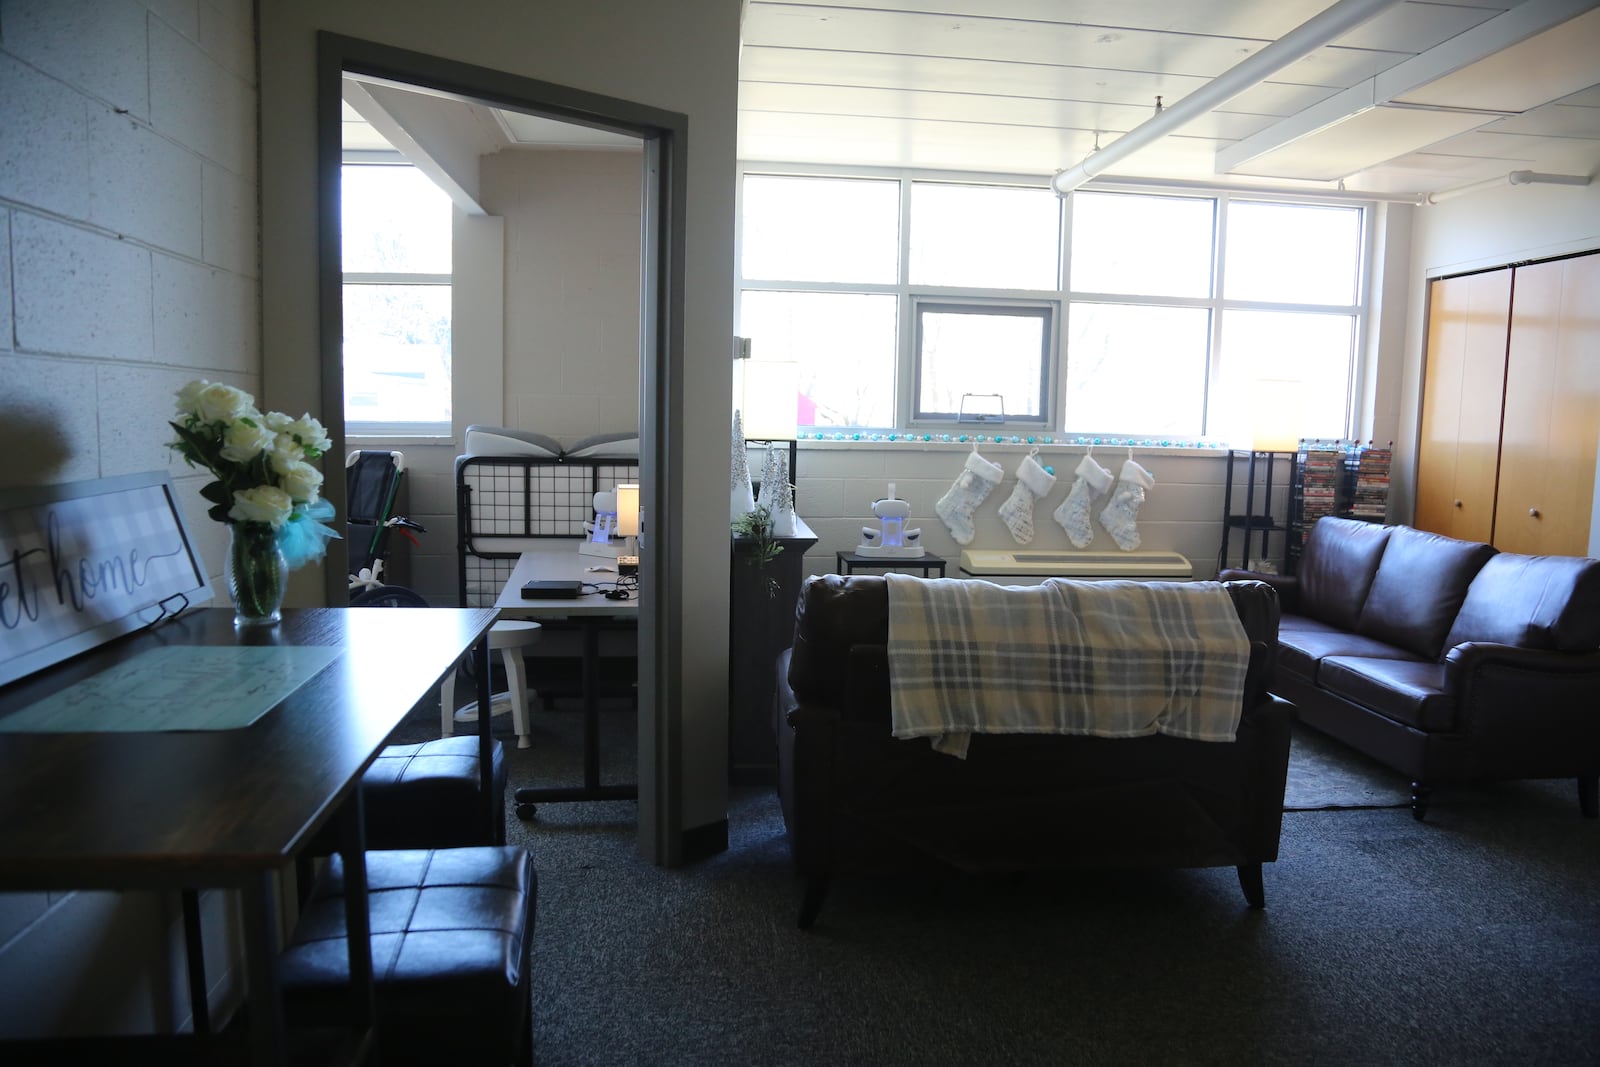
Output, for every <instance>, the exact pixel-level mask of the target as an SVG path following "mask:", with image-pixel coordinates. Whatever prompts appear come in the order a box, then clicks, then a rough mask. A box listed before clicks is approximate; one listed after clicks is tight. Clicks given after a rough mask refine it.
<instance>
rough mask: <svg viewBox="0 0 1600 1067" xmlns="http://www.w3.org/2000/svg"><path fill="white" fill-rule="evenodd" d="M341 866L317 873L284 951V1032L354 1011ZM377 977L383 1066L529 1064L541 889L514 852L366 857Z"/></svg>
mask: <svg viewBox="0 0 1600 1067" xmlns="http://www.w3.org/2000/svg"><path fill="white" fill-rule="evenodd" d="M343 875H344V865H343V863H342V862H341V860H340V858H339V857H338V856H334V857H333V858H332V859H330V860H329V862H328V863H327V864H326V865H325V866H324V867H323V870H322V872H321V874H320V875H319V876H318V878H317V882H316V885H315V886H314V888H313V889H312V892H311V896H310V898H309V899H308V900H307V901H306V903H305V905H304V907H303V908H302V909H301V914H300V921H299V923H298V924H297V925H296V926H295V929H294V933H293V935H292V937H291V938H290V942H289V945H288V947H287V948H286V949H285V950H284V952H283V957H282V976H283V990H284V1005H285V1008H286V1010H287V1012H288V1015H289V1020H290V1022H291V1024H293V1025H297V1026H327V1025H334V1024H338V1023H341V1022H343V1021H345V1020H346V1019H347V1017H348V1010H349V981H350V967H349V954H348V949H347V946H346V940H345V913H344V907H345V905H344V877H343ZM367 885H368V898H369V905H370V907H369V913H370V915H371V917H372V918H371V923H372V971H373V980H374V984H375V989H376V1001H377V1017H378V1032H379V1035H380V1040H381V1051H382V1056H383V1059H384V1062H386V1063H427V1064H442V1063H463V1064H466V1063H470V1064H485V1065H488V1064H510V1063H517V1064H530V1063H532V1062H533V1046H532V1034H531V1030H532V1012H531V1004H530V1000H531V978H530V975H529V968H530V966H531V957H532V947H533V924H534V905H535V901H536V900H537V897H538V879H537V876H536V875H535V873H534V870H533V858H532V857H531V856H530V855H529V853H528V851H527V850H526V849H523V848H519V847H515V846H483V847H476V848H452V849H431V850H430V849H415V850H403V851H389V852H383V851H374V852H369V853H367Z"/></svg>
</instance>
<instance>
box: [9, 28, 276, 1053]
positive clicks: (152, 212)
mask: <svg viewBox="0 0 1600 1067" xmlns="http://www.w3.org/2000/svg"><path fill="white" fill-rule="evenodd" d="M254 67H255V60H254V28H253V24H252V4H251V3H250V0H160V2H153V3H150V4H142V3H138V2H135V0H118V2H115V3H111V2H90V0H78V2H62V0H0V109H3V110H0V383H3V387H0V449H3V451H4V453H5V454H6V455H7V457H8V461H7V463H6V464H5V465H4V468H3V469H0V485H3V486H19V485H41V484H50V483H55V482H67V481H81V480H85V479H92V478H100V477H107V476H110V475H116V474H127V473H132V472H137V471H148V470H157V469H167V470H169V471H170V472H171V474H172V476H173V478H174V480H175V481H176V482H177V483H178V485H179V488H180V491H182V492H183V494H184V497H185V502H186V504H185V511H186V515H187V518H188V521H189V524H190V526H191V528H192V530H193V532H194V534H195V535H196V541H197V542H198V545H199V548H200V551H201V553H202V556H203V557H204V559H205V560H206V562H207V565H208V570H209V571H210V572H211V576H212V582H213V583H216V582H217V581H218V579H219V577H220V574H221V569H222V550H223V543H224V539H225V533H224V531H223V529H222V528H221V527H220V526H218V525H217V524H215V523H212V522H210V521H209V520H207V519H206V518H205V506H204V505H203V503H202V502H201V501H200V499H199V495H198V490H199V487H200V485H201V484H203V481H204V479H203V478H201V477H199V476H197V475H195V474H194V473H193V472H192V471H190V470H188V469H187V468H186V467H184V466H183V464H182V461H181V460H177V458H176V456H175V454H173V453H172V452H171V451H170V450H168V449H167V447H166V442H167V441H168V440H169V439H170V438H171V436H172V433H171V430H170V429H168V427H167V424H166V419H167V416H168V415H169V413H170V412H171V410H172V398H173V393H174V392H175V391H176V390H177V389H178V388H179V387H180V386H181V385H182V384H183V383H184V382H186V381H188V380H190V379H191V378H194V377H207V378H211V379H213V380H220V381H226V382H228V383H230V384H233V385H238V386H240V387H242V388H244V389H248V390H251V391H256V390H257V389H258V388H259V386H260V345H259V340H258V338H259V332H260V329H259V298H258V295H257V289H258V269H257V263H258V259H259V255H258V247H259V243H258V239H257V225H256V160H255V143H256V118H255V100H256V84H255V69H254ZM227 901H228V898H226V897H225V896H222V895H217V894H213V895H208V896H207V898H206V907H207V908H208V913H209V918H210V925H212V926H213V927H216V926H217V923H218V922H220V921H221V916H220V914H218V909H222V908H225V907H227V906H228V904H227ZM175 921H176V920H175V907H174V904H173V902H172V901H171V900H168V899H163V898H160V897H157V896H154V895H152V894H136V893H129V894H110V893H71V892H63V893H22V894H6V895H0V1035H4V1036H18V1035H42V1034H51V1033H71V1032H95V1031H100V1030H106V1029H112V1030H119V1031H125V1032H133V1031H139V1030H150V1029H156V1030H160V1029H171V1028H173V1027H176V1026H178V1025H180V1024H181V1023H182V1022H183V1021H184V1020H185V1019H186V1018H187V1016H188V1003H187V996H186V994H185V993H184V992H183V988H184V987H183V983H184V981H185V978H184V975H183V973H182V964H181V954H180V953H179V952H177V951H176V945H177V941H176V931H177V927H176V926H175V925H174V924H175ZM209 942H215V944H214V945H213V944H210V943H209ZM208 949H210V950H214V951H215V952H216V953H217V955H216V956H215V957H214V959H213V961H212V962H213V966H212V968H211V970H210V972H209V973H210V975H211V976H212V978H213V981H221V980H224V979H223V978H222V976H224V975H225V974H226V972H227V966H226V965H227V958H228V957H227V950H228V938H227V937H226V936H221V937H211V938H209V939H208Z"/></svg>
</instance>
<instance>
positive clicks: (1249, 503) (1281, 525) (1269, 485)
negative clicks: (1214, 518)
mask: <svg viewBox="0 0 1600 1067" xmlns="http://www.w3.org/2000/svg"><path fill="white" fill-rule="evenodd" d="M1295 455H1296V454H1295V453H1294V452H1255V451H1244V450H1237V449H1236V450H1234V451H1231V452H1229V453H1228V471H1227V476H1226V479H1225V484H1224V487H1223V491H1222V548H1221V549H1220V550H1219V551H1218V553H1217V569H1218V570H1221V569H1223V568H1224V567H1244V568H1248V567H1249V566H1250V558H1251V557H1250V544H1251V537H1252V536H1255V535H1260V550H1259V551H1258V552H1257V553H1256V556H1255V558H1256V559H1271V558H1274V556H1276V558H1279V559H1282V560H1283V564H1282V570H1283V573H1285V574H1288V573H1290V556H1289V542H1290V541H1291V540H1292V538H1291V537H1290V536H1289V534H1290V525H1291V524H1290V523H1289V522H1288V521H1287V520H1288V516H1284V518H1283V521H1280V520H1278V519H1275V518H1274V517H1273V515H1272V492H1273V487H1274V486H1275V485H1276V486H1282V487H1284V488H1285V489H1287V488H1289V487H1290V486H1291V485H1292V484H1293V478H1294V465H1295ZM1241 463H1242V464H1243V466H1244V508H1243V510H1242V511H1235V510H1234V503H1233V487H1234V482H1235V477H1234V474H1235V471H1236V470H1237V469H1238V468H1239V467H1240V465H1241ZM1280 464H1281V465H1282V467H1283V469H1282V470H1281V471H1280V470H1279V466H1280ZM1286 499H1287V498H1286ZM1235 533H1237V535H1238V545H1239V559H1238V561H1237V562H1234V561H1232V560H1230V559H1229V551H1230V546H1231V545H1232V544H1233V543H1234V535H1235ZM1274 534H1276V535H1278V536H1279V538H1280V540H1281V545H1280V551H1279V552H1278V553H1276V554H1275V553H1273V552H1272V537H1273V535H1274Z"/></svg>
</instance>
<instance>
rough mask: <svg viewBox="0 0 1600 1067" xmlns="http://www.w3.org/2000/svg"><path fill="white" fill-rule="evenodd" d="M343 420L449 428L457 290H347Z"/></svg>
mask: <svg viewBox="0 0 1600 1067" xmlns="http://www.w3.org/2000/svg"><path fill="white" fill-rule="evenodd" d="M344 398H345V399H344V417H345V420H346V421H347V422H349V423H351V424H360V423H365V424H372V423H382V424H388V423H435V424H437V423H443V424H445V425H448V424H449V422H450V287H449V286H448V285H346V286H345V287H344Z"/></svg>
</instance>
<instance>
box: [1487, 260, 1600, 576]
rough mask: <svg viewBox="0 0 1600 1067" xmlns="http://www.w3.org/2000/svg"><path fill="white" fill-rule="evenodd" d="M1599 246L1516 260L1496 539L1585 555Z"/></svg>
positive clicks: (1595, 408)
mask: <svg viewBox="0 0 1600 1067" xmlns="http://www.w3.org/2000/svg"><path fill="white" fill-rule="evenodd" d="M1597 303H1600V254H1597V255H1590V256H1582V257H1579V258H1577V259H1561V260H1555V261H1553V262H1550V263H1535V264H1533V265H1531V266H1527V267H1518V268H1517V278H1516V288H1515V293H1514V298H1513V302H1512V309H1511V344H1510V348H1509V350H1508V351H1509V353H1510V356H1509V358H1508V360H1507V361H1506V401H1505V415H1504V418H1503V420H1502V423H1501V429H1500V487H1499V492H1498V493H1497V494H1496V498H1495V524H1494V544H1495V546H1496V547H1498V548H1500V549H1502V550H1504V551H1506V552H1526V553H1530V554H1532V555H1544V556H1582V555H1585V554H1587V552H1588V548H1589V519H1590V515H1591V512H1592V510H1593V507H1594V468H1595V449H1596V446H1597V445H1600V435H1597V432H1596V431H1597V427H1600V317H1597V315H1596V305H1597Z"/></svg>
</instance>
